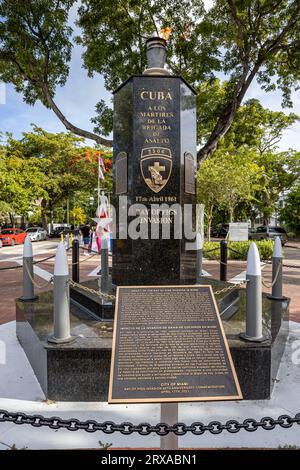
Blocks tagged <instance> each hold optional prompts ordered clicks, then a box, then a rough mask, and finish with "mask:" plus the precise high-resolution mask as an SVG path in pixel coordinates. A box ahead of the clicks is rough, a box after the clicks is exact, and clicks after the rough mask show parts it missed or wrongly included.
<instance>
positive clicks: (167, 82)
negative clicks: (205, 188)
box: [112, 75, 196, 285]
mask: <svg viewBox="0 0 300 470" xmlns="http://www.w3.org/2000/svg"><path fill="white" fill-rule="evenodd" d="M195 170H196V112H195V92H194V91H193V89H192V88H191V87H190V86H189V85H188V84H187V83H186V82H185V81H184V80H183V79H182V78H181V77H174V76H145V75H144V76H133V77H131V78H130V79H129V80H127V81H126V82H125V83H124V84H123V85H122V86H121V87H120V88H119V89H118V90H116V92H115V93H114V198H113V203H114V207H115V208H116V239H115V240H114V243H113V270H112V276H113V282H114V283H115V284H116V285H134V284H138V285H151V284H153V285H155V284H160V285H162V284H183V283H194V282H195V259H196V252H195V250H189V249H187V248H188V247H187V246H186V242H191V241H192V240H191V239H190V240H188V236H189V234H184V233H183V234H182V235H181V233H180V231H181V229H182V228H183V217H181V214H180V212H181V211H182V210H183V208H184V205H185V204H193V205H194V207H193V210H194V213H193V216H192V217H191V222H190V224H189V225H190V229H192V228H193V229H195V202H196V200H195V198H196V192H195ZM132 205H136V206H133V207H132ZM138 205H140V206H138ZM128 211H129V215H127V214H128ZM130 211H131V212H130ZM126 213H127V214H126ZM186 213H187V212H186ZM137 216H139V225H138V222H137V221H136V219H137ZM131 224H133V225H131ZM134 224H135V226H138V227H137V230H136V232H140V237H137V238H136V239H133V238H132V236H130V235H131V234H130V230H131V228H133V227H134ZM168 227H169V228H170V237H169V238H168V239H164V238H165V234H166V233H167V231H168ZM151 230H152V233H151ZM128 232H129V233H128ZM154 232H155V235H154ZM145 234H146V235H145ZM145 236H146V237H147V236H148V238H145Z"/></svg>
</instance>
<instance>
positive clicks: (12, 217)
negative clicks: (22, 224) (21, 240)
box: [9, 212, 15, 228]
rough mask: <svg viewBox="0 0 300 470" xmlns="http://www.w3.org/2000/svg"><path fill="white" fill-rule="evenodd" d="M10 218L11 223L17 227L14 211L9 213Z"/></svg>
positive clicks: (13, 226)
mask: <svg viewBox="0 0 300 470" xmlns="http://www.w3.org/2000/svg"><path fill="white" fill-rule="evenodd" d="M9 218H10V223H11V226H12V228H15V217H14V214H13V213H12V212H10V213H9Z"/></svg>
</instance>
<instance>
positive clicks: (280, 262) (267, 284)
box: [261, 259, 282, 289]
mask: <svg viewBox="0 0 300 470" xmlns="http://www.w3.org/2000/svg"><path fill="white" fill-rule="evenodd" d="M281 267H282V259H281V260H280V261H279V263H278V266H277V270H276V274H275V277H274V279H273V281H272V282H271V283H269V282H266V281H264V278H263V277H262V278H261V282H262V285H263V286H265V287H267V288H268V289H270V288H271V287H273V286H274V284H275V283H276V281H277V279H278V276H279V272H280V269H281Z"/></svg>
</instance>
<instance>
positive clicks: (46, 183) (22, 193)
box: [0, 127, 111, 226]
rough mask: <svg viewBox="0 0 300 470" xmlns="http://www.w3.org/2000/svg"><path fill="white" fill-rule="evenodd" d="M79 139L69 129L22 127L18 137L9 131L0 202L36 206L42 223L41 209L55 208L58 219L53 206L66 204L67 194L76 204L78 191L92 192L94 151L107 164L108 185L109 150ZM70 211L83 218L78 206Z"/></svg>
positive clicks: (0, 155) (20, 209) (23, 209)
mask: <svg viewBox="0 0 300 470" xmlns="http://www.w3.org/2000/svg"><path fill="white" fill-rule="evenodd" d="M83 144H84V142H83V139H81V138H79V137H75V136H74V135H72V134H66V133H60V134H53V133H50V132H46V131H44V130H43V129H41V128H38V127H34V129H33V131H32V132H27V133H24V134H23V138H22V139H21V140H16V139H13V138H12V137H11V136H10V137H9V138H8V142H7V145H6V147H5V150H3V149H2V151H1V152H0V170H1V171H0V183H1V185H0V200H1V201H3V202H4V203H6V206H5V207H8V206H9V208H11V210H12V211H13V212H15V213H17V214H19V215H26V214H27V212H29V211H31V212H34V214H36V213H37V212H38V211H39V210H41V213H42V218H43V224H44V226H45V225H46V214H47V213H48V212H50V211H54V209H57V210H56V211H55V212H56V214H57V217H58V219H59V220H58V222H62V212H61V211H60V210H58V207H57V206H61V205H62V204H63V205H64V207H66V201H67V199H68V198H69V200H70V201H71V202H72V201H74V203H73V205H75V207H77V209H78V206H77V203H75V200H76V201H77V195H78V192H80V191H82V192H84V193H85V194H90V193H92V194H93V195H94V194H95V191H94V190H95V188H96V186H97V179H98V163H97V158H98V155H102V157H103V159H104V160H105V162H107V163H106V166H107V167H109V171H108V173H106V174H105V183H104V184H103V185H102V189H104V190H107V189H109V188H111V169H110V165H108V164H109V163H110V160H111V153H110V152H109V153H108V152H104V151H102V149H95V148H90V147H87V146H86V147H84V146H83ZM71 207H72V206H71ZM75 212H76V211H75ZM77 212H78V210H77ZM75 215H76V217H75V218H77V219H78V220H82V219H83V218H85V214H84V213H83V212H82V213H81V212H80V211H79V212H78V213H76V214H75ZM54 217H55V214H54ZM35 220H37V219H35ZM70 220H72V219H70ZM38 222H39V223H40V220H39V221H38Z"/></svg>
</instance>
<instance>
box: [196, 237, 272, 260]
mask: <svg viewBox="0 0 300 470" xmlns="http://www.w3.org/2000/svg"><path fill="white" fill-rule="evenodd" d="M254 242H255V243H256V245H257V248H258V251H259V255H260V259H261V260H270V259H272V255H273V245H274V242H273V241H272V240H257V241H256V240H255V241H254ZM251 243H252V240H248V241H245V242H231V241H229V242H228V259H231V260H232V259H236V260H246V259H247V254H248V250H249V246H250V245H251ZM230 248H232V249H233V250H235V251H232V250H230ZM210 250H214V251H210ZM236 252H238V253H236ZM239 253H240V254H239ZM203 256H204V258H206V259H218V260H219V259H220V242H204V243H203Z"/></svg>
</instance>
